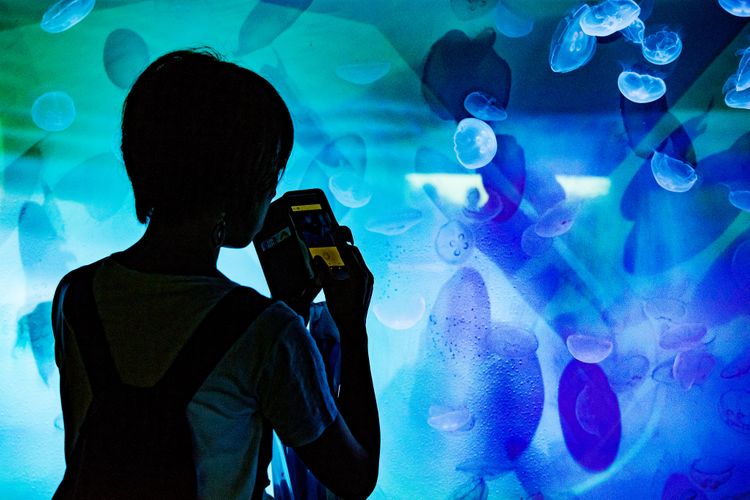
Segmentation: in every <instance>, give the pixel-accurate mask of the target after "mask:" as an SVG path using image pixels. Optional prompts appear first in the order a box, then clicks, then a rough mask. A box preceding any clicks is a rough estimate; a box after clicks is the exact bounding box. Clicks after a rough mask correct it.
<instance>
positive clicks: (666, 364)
mask: <svg viewBox="0 0 750 500" xmlns="http://www.w3.org/2000/svg"><path fill="white" fill-rule="evenodd" d="M673 367H674V359H668V360H667V361H663V362H661V363H659V364H658V365H656V368H654V371H653V372H651V378H652V379H653V380H654V381H655V382H659V383H660V384H666V385H675V384H676V383H677V381H676V380H675V379H674V377H673V376H672V370H673V369H674V368H673Z"/></svg>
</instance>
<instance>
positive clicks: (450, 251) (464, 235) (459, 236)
mask: <svg viewBox="0 0 750 500" xmlns="http://www.w3.org/2000/svg"><path fill="white" fill-rule="evenodd" d="M435 249H436V250H437V254H438V255H439V256H440V258H441V259H443V260H444V261H445V262H447V263H448V264H460V263H461V262H463V261H465V260H466V259H467V258H469V255H471V251H472V250H473V249H474V233H472V232H471V229H469V228H468V227H467V226H466V225H465V224H463V223H462V222H459V221H457V220H453V221H450V222H449V223H447V224H446V225H444V226H443V227H441V228H440V231H438V234H437V237H436V238H435Z"/></svg>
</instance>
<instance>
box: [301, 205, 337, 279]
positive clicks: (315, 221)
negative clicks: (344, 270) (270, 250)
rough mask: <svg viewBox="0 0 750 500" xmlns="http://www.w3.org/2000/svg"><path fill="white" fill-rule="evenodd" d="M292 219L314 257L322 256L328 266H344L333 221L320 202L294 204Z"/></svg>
mask: <svg viewBox="0 0 750 500" xmlns="http://www.w3.org/2000/svg"><path fill="white" fill-rule="evenodd" d="M291 208H292V221H293V222H294V227H295V228H296V229H297V234H299V236H300V238H302V241H304V242H305V245H307V248H308V249H309V250H310V255H311V256H312V257H316V256H320V257H322V258H323V260H324V261H325V262H326V264H328V267H344V261H343V260H342V259H341V254H340V253H339V250H338V248H336V243H335V242H334V241H333V236H332V235H331V229H332V228H333V223H332V221H331V217H330V216H329V215H328V213H327V212H326V211H325V210H323V207H322V206H321V205H320V204H319V203H311V204H306V205H292V207H291Z"/></svg>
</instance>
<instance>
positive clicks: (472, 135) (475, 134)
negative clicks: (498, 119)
mask: <svg viewBox="0 0 750 500" xmlns="http://www.w3.org/2000/svg"><path fill="white" fill-rule="evenodd" d="M453 151H455V152H456V158H457V159H458V161H459V162H460V163H461V165H463V166H464V167H466V168H470V169H477V168H481V167H484V166H485V165H487V164H488V163H489V162H491V161H492V158H494V157H495V154H496V153H497V137H495V132H494V131H493V130H492V127H490V126H489V125H487V124H486V123H484V122H483V121H482V120H477V119H476V118H464V119H463V120H461V121H460V122H458V126H457V127H456V133H455V134H453Z"/></svg>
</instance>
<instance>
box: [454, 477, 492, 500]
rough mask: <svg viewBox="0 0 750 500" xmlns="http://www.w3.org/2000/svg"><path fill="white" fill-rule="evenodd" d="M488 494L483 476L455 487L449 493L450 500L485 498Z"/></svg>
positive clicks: (479, 499) (483, 499) (484, 499)
mask: <svg viewBox="0 0 750 500" xmlns="http://www.w3.org/2000/svg"><path fill="white" fill-rule="evenodd" d="M488 496H489V491H488V488H487V482H486V481H485V479H484V477H483V476H479V477H473V478H471V479H470V480H469V482H467V483H466V484H462V485H461V486H459V487H458V488H456V489H455V490H454V491H453V492H452V493H451V495H450V500H487V497H488Z"/></svg>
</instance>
